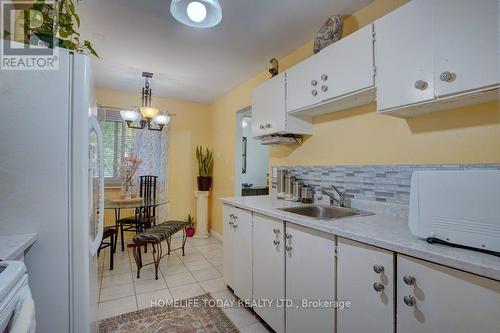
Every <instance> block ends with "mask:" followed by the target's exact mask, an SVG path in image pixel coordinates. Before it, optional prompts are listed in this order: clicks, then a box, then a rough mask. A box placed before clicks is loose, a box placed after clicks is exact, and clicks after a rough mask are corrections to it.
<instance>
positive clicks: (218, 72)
mask: <svg viewBox="0 0 500 333" xmlns="http://www.w3.org/2000/svg"><path fill="white" fill-rule="evenodd" d="M371 1H372V0H220V3H221V6H222V11H223V19H222V22H221V24H219V25H218V26H216V27H214V28H211V29H195V28H190V27H187V26H184V25H182V24H181V23H179V22H177V21H176V20H175V19H174V18H173V17H172V16H171V15H170V10H169V8H170V0H84V1H82V2H81V3H80V9H79V11H80V16H81V20H82V26H81V33H82V37H84V38H87V39H91V40H92V42H93V43H94V46H95V48H96V50H97V52H98V53H99V55H100V60H94V72H95V77H96V84H97V86H98V87H103V88H111V89H117V90H124V91H132V92H139V90H140V88H141V86H142V84H143V79H142V78H141V73H142V72H143V71H147V72H153V73H154V74H155V76H154V80H153V82H152V88H153V94H155V95H159V96H164V97H171V98H177V99H183V100H190V101H196V102H202V103H209V102H213V101H214V100H215V99H216V98H217V97H220V96H222V95H223V94H224V93H226V92H227V91H229V90H230V89H231V88H233V87H235V86H237V85H238V84H240V83H242V82H244V81H245V80H247V79H248V78H250V77H251V76H252V75H255V74H256V73H258V72H260V71H261V70H263V69H266V68H268V67H269V59H271V58H272V57H278V58H279V57H282V56H284V55H287V54H288V53H290V52H291V51H293V50H294V49H295V48H297V47H299V46H301V45H303V44H304V43H306V42H307V41H309V40H311V39H312V38H314V35H315V32H316V31H317V30H318V29H319V28H320V27H321V26H322V24H323V23H324V21H325V20H326V19H327V18H328V17H329V16H330V15H334V14H341V15H346V14H350V13H353V12H354V11H356V10H357V9H359V8H361V7H363V6H365V5H367V4H368V3H370V2H371Z"/></svg>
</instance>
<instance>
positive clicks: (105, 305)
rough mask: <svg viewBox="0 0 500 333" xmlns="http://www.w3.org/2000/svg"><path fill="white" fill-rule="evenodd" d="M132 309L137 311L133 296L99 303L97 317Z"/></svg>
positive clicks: (119, 313)
mask: <svg viewBox="0 0 500 333" xmlns="http://www.w3.org/2000/svg"><path fill="white" fill-rule="evenodd" d="M132 311H137V303H136V300H135V296H129V297H124V298H119V299H115V300H112V301H107V302H102V303H99V309H98V317H99V319H104V318H109V317H114V316H118V315H121V314H124V313H128V312H132Z"/></svg>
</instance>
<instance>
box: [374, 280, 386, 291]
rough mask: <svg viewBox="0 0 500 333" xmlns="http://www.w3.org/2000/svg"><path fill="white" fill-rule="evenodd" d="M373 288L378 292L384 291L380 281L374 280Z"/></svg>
mask: <svg viewBox="0 0 500 333" xmlns="http://www.w3.org/2000/svg"><path fill="white" fill-rule="evenodd" d="M373 289H374V290H375V291H376V292H378V293H381V292H382V291H384V285H383V284H382V283H378V282H375V283H374V284H373Z"/></svg>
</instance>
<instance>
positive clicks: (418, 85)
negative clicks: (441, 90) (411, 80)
mask: <svg viewBox="0 0 500 333" xmlns="http://www.w3.org/2000/svg"><path fill="white" fill-rule="evenodd" d="M428 87H429V84H428V83H427V82H426V81H424V80H418V81H417V82H415V88H416V89H418V90H425V89H427V88H428Z"/></svg>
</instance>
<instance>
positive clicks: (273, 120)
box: [252, 73, 286, 136]
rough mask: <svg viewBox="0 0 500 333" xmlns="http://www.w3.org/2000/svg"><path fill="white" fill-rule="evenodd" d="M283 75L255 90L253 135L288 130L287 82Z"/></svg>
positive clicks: (253, 96)
mask: <svg viewBox="0 0 500 333" xmlns="http://www.w3.org/2000/svg"><path fill="white" fill-rule="evenodd" d="M285 77H286V75H285V73H281V74H279V75H277V76H275V77H273V78H272V79H270V80H269V81H266V82H264V83H263V84H261V85H260V86H258V87H257V88H255V90H254V92H253V95H252V134H253V135H254V136H263V135H268V134H273V133H277V132H284V131H285V130H286V81H285Z"/></svg>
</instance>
